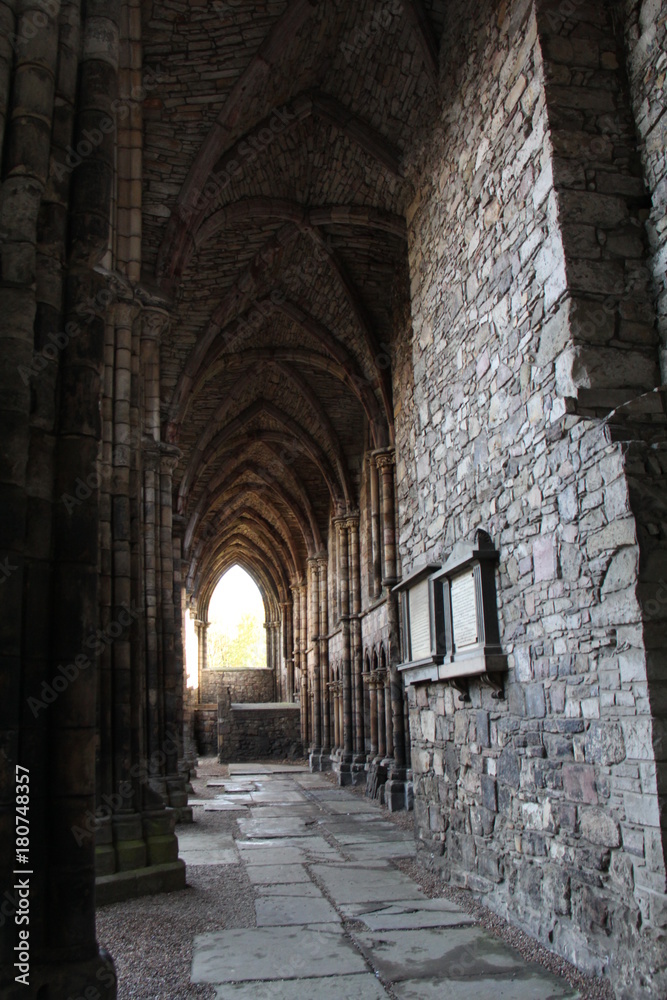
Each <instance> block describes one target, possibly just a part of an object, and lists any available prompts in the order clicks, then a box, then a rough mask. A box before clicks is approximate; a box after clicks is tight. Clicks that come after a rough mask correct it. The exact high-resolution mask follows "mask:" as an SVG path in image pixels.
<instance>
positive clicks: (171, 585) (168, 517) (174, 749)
mask: <svg viewBox="0 0 667 1000" xmlns="http://www.w3.org/2000/svg"><path fill="white" fill-rule="evenodd" d="M179 458H180V452H179V451H178V449H177V448H175V447H174V446H173V445H168V444H162V445H161V469H160V507H161V516H160V566H161V578H162V579H161V586H162V594H161V620H162V657H163V684H164V695H163V712H164V722H163V729H162V733H161V737H160V738H161V740H162V752H163V753H164V754H165V755H166V758H167V759H166V762H165V767H164V770H165V780H166V784H167V802H168V804H169V805H170V806H171V807H172V808H173V809H175V810H177V816H178V815H179V814H178V810H180V809H181V808H184V807H185V806H186V805H187V801H188V796H187V792H186V790H185V781H184V779H183V776H182V774H181V773H180V772H179V766H178V763H179V757H180V756H181V752H182V732H183V657H182V655H181V656H179V655H178V650H179V647H181V652H182V644H181V615H180V607H179V608H178V609H177V607H176V604H175V599H174V598H175V588H176V571H177V568H178V575H179V577H180V560H179V562H178V563H175V562H174V522H173V506H172V501H173V474H174V469H175V468H176V465H177V464H178V459H179ZM179 595H180V591H179ZM149 848H150V839H149Z"/></svg>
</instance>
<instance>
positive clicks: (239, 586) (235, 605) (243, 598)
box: [208, 566, 264, 632]
mask: <svg viewBox="0 0 667 1000" xmlns="http://www.w3.org/2000/svg"><path fill="white" fill-rule="evenodd" d="M247 614H253V615H258V616H259V617H260V618H261V620H262V621H264V601H263V600H262V595H261V594H260V592H259V588H258V586H257V584H256V583H255V581H254V580H253V579H252V577H251V576H250V575H249V574H248V573H246V571H245V570H244V569H241V567H240V566H232V568H231V569H229V570H227V572H226V573H225V574H224V576H223V577H222V578H221V579H220V582H219V583H218V585H217V587H216V588H215V590H214V591H213V595H212V597H211V602H210V604H209V606H208V620H209V621H215V622H216V623H217V624H218V625H219V626H220V628H221V629H223V630H224V631H231V632H233V631H235V630H236V629H237V628H238V625H239V622H240V621H241V618H242V617H243V616H244V615H247Z"/></svg>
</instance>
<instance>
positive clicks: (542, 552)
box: [394, 0, 667, 997]
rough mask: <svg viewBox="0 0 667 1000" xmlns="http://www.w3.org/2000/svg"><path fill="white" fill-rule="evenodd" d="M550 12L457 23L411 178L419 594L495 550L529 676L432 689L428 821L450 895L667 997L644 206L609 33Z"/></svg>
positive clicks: (417, 728)
mask: <svg viewBox="0 0 667 1000" xmlns="http://www.w3.org/2000/svg"><path fill="white" fill-rule="evenodd" d="M537 7H538V11H537V13H538V14H539V26H540V27H539V30H538V18H537V17H536V11H535V9H534V7H533V5H532V4H530V3H527V2H522V0H516V2H514V3H510V4H506V5H502V7H501V8H500V11H498V8H497V5H495V4H491V3H489V2H482V3H480V4H478V5H476V6H475V8H474V10H473V9H471V7H470V5H468V4H463V3H457V4H452V5H450V8H449V24H448V29H447V32H446V33H445V38H444V42H443V45H444V51H443V54H442V58H443V67H442V72H443V80H442V98H443V102H442V107H443V111H442V115H441V120H440V123H439V127H438V128H437V129H436V130H435V132H432V133H429V134H428V135H427V136H426V137H425V139H424V142H423V144H422V145H421V147H420V148H418V149H417V150H416V152H415V154H414V156H413V157H412V158H411V160H410V163H409V173H410V176H411V177H412V178H413V180H414V184H415V189H416V197H415V199H414V201H413V204H412V206H411V208H410V209H409V212H408V221H409V254H410V268H411V290H412V322H413V329H414V337H413V340H412V351H411V357H409V356H407V355H406V354H402V353H401V351H400V348H399V349H397V351H396V352H395V366H394V379H395V382H394V398H395V399H399V400H400V401H401V405H400V407H399V409H398V411H397V417H396V420H397V427H396V432H397V442H398V455H399V464H398V467H397V485H398V506H399V521H398V527H399V539H400V552H401V557H402V561H403V572H404V574H407V573H408V572H410V571H411V570H412V569H414V568H417V567H418V566H419V565H421V564H423V563H425V562H427V561H440V560H443V559H444V557H446V555H448V554H449V552H450V551H451V549H452V547H453V545H454V543H455V542H456V541H458V540H461V539H466V538H470V537H471V534H472V532H473V531H474V529H475V528H476V527H484V528H485V529H486V530H487V531H489V533H490V534H491V536H492V538H493V539H494V542H495V544H496V546H497V548H498V549H499V551H500V566H499V572H498V578H497V586H498V612H499V615H500V625H501V637H502V643H503V646H504V649H505V651H506V652H507V653H508V654H509V656H508V660H509V674H508V676H507V679H506V684H505V698H504V700H500V701H499V700H497V699H494V698H493V697H492V692H491V690H490V689H488V688H485V687H482V686H480V685H479V684H478V683H471V685H470V691H469V697H470V701H467V702H466V701H463V700H462V699H461V697H460V695H459V694H458V693H457V692H456V690H455V689H454V688H453V687H451V686H449V685H446V684H444V683H442V684H429V685H426V684H424V685H419V686H416V687H412V688H410V690H409V700H410V716H411V737H412V744H413V753H412V765H413V771H414V781H415V810H416V817H415V818H416V825H417V831H418V836H419V838H420V841H421V843H422V844H423V846H424V847H425V848H426V849H427V850H428V851H429V852H432V853H433V854H434V855H435V857H436V858H437V859H439V863H440V864H441V865H442V866H443V870H444V872H445V874H446V876H447V877H448V878H449V879H451V880H452V881H453V882H456V883H459V884H464V885H467V886H469V887H470V888H471V889H473V890H474V891H476V892H477V893H479V894H482V895H483V897H484V899H485V902H486V903H487V905H489V906H490V907H492V908H493V909H495V910H497V911H499V912H501V913H503V914H505V915H507V916H508V917H509V918H510V919H511V920H513V921H514V922H516V923H517V924H519V925H521V926H523V927H525V928H526V929H527V930H528V931H529V932H530V933H532V934H534V935H536V936H538V937H539V938H541V939H542V940H543V941H544V942H545V943H547V945H548V946H550V947H552V948H554V949H556V950H557V951H558V952H560V953H561V954H564V955H565V956H567V957H568V958H570V959H571V960H572V961H574V962H575V963H576V964H577V965H579V966H581V967H584V968H586V969H589V970H591V971H595V972H600V971H602V970H603V969H606V970H607V971H609V972H610V974H611V975H612V978H613V979H614V981H615V984H616V987H617V990H618V995H619V996H635V995H636V996H640V995H641V996H655V997H658V996H662V995H664V993H665V980H664V976H665V973H664V970H662V971H659V970H660V966H659V962H660V957H661V951H660V947H661V946H660V939H659V936H660V934H661V933H662V929H663V928H664V927H665V924H666V923H667V909H666V907H665V863H664V858H663V851H662V839H661V830H660V799H659V796H658V787H659V786H658V776H659V775H660V774H661V773H662V772H660V771H658V770H657V769H656V757H657V756H659V755H660V753H661V752H662V751H661V750H660V749H659V746H658V743H659V740H660V735H659V733H658V731H657V724H656V725H654V726H653V727H652V723H651V717H650V713H651V708H650V701H651V698H653V702H654V704H655V705H656V706H659V705H660V704H661V703H662V701H664V696H662V694H661V691H660V689H659V688H658V687H657V684H656V678H657V677H658V676H660V674H661V672H663V671H664V664H663V663H662V659H661V658H660V654H659V653H658V652H656V653H655V654H654V655H655V656H656V657H658V660H657V661H656V664H655V666H653V667H652V666H651V662H652V661H651V660H650V658H649V670H648V675H647V646H648V641H647V622H646V608H647V606H648V602H649V601H653V603H654V604H656V603H659V601H658V599H657V598H656V587H657V582H656V581H658V579H659V578H660V574H661V573H663V572H665V567H666V560H665V559H664V553H663V550H662V545H663V544H664V542H663V529H662V528H660V527H659V525H660V523H661V517H660V510H661V500H660V492H661V490H662V491H663V492H664V472H665V465H664V463H663V460H662V454H663V453H662V451H661V450H660V448H659V447H658V448H657V449H656V441H655V440H654V439H653V437H652V435H653V434H654V433H657V435H658V436H662V437H663V438H664V415H663V411H662V405H661V401H660V398H659V396H657V395H655V394H649V395H648V396H644V397H643V398H642V399H640V400H639V402H638V403H635V404H634V405H633V406H631V407H626V408H622V410H621V411H619V413H617V414H615V415H609V411H610V409H611V408H612V406H614V405H618V404H619V403H622V402H623V401H624V400H628V399H631V398H632V397H633V396H637V395H641V394H642V393H644V392H646V390H650V388H651V386H652V385H656V384H657V381H658V372H657V365H656V357H657V351H656V337H655V331H654V326H653V323H652V318H651V317H652V315H654V314H652V312H651V310H652V309H653V305H652V299H651V295H650V289H649V286H648V284H647V277H646V276H647V274H648V271H647V267H646V251H645V236H644V233H643V230H642V220H643V218H644V217H645V215H646V213H645V205H646V200H645V197H644V194H643V190H644V189H643V183H642V180H641V176H638V175H637V168H636V163H637V158H636V156H632V155H631V153H632V149H631V132H632V130H631V128H630V127H629V125H628V122H629V120H630V119H629V118H628V114H629V103H628V100H627V96H626V95H627V91H626V89H624V87H623V73H622V71H621V69H620V68H619V62H618V59H617V57H618V54H619V39H618V37H617V36H616V35H615V34H614V30H613V25H612V24H611V22H610V20H609V18H608V12H609V11H608V8H607V7H606V6H605V5H604V4H601V3H586V2H580V3H575V4H569V5H563V4H555V3H553V4H552V3H539V4H538V5H537ZM570 8H575V13H572V11H571V10H570ZM563 11H568V12H569V14H568V13H566V14H565V15H564V14H563ZM463 52H467V53H468V61H467V63H463V62H462V59H461V53H463ZM613 121H616V122H617V123H618V124H617V126H616V130H615V134H614V135H613V137H611V138H610V132H609V129H610V123H611V122H613ZM611 132H612V133H613V132H614V128H612V129H611ZM577 205H579V208H578V209H577V208H576V206H577ZM596 245H597V249H596ZM605 414H606V415H607V416H604V415H605ZM652 477H653V478H652ZM660 483H662V486H660V485H659V484H660ZM651 532H653V536H652V535H651ZM651 537H652V538H653V542H652V547H653V552H654V563H653V565H651V566H647V565H646V556H647V555H648V551H649V549H650V548H651V542H650V539H651ZM640 558H641V560H642V562H641V564H640ZM638 572H641V580H642V583H641V586H640V588H639V592H638V591H637V581H638ZM652 581H653V582H652ZM661 618H662V612H659V613H658V618H657V619H656V621H661ZM661 699H662V701H661ZM656 710H657V711H661V709H659V708H656ZM656 734H657V739H656ZM661 787H662V779H661ZM663 964H664V963H663Z"/></svg>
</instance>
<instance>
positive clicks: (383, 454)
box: [373, 448, 396, 469]
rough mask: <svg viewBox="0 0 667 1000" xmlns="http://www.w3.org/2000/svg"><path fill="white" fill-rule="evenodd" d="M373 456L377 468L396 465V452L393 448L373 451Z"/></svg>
mask: <svg viewBox="0 0 667 1000" xmlns="http://www.w3.org/2000/svg"><path fill="white" fill-rule="evenodd" d="M373 458H374V459H375V464H376V465H377V467H378V469H388V468H392V467H393V466H395V465H396V452H395V451H394V449H393V448H383V449H382V450H381V451H374V452H373Z"/></svg>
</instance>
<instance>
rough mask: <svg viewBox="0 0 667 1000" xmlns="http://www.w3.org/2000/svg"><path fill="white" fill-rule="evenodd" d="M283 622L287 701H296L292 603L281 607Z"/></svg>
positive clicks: (285, 695)
mask: <svg viewBox="0 0 667 1000" xmlns="http://www.w3.org/2000/svg"><path fill="white" fill-rule="evenodd" d="M280 612H281V620H282V655H283V659H284V661H285V691H284V698H285V701H289V702H292V701H294V651H293V649H294V647H293V639H292V635H293V617H292V616H293V609H292V602H291V601H284V602H283V603H282V604H281V605H280Z"/></svg>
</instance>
